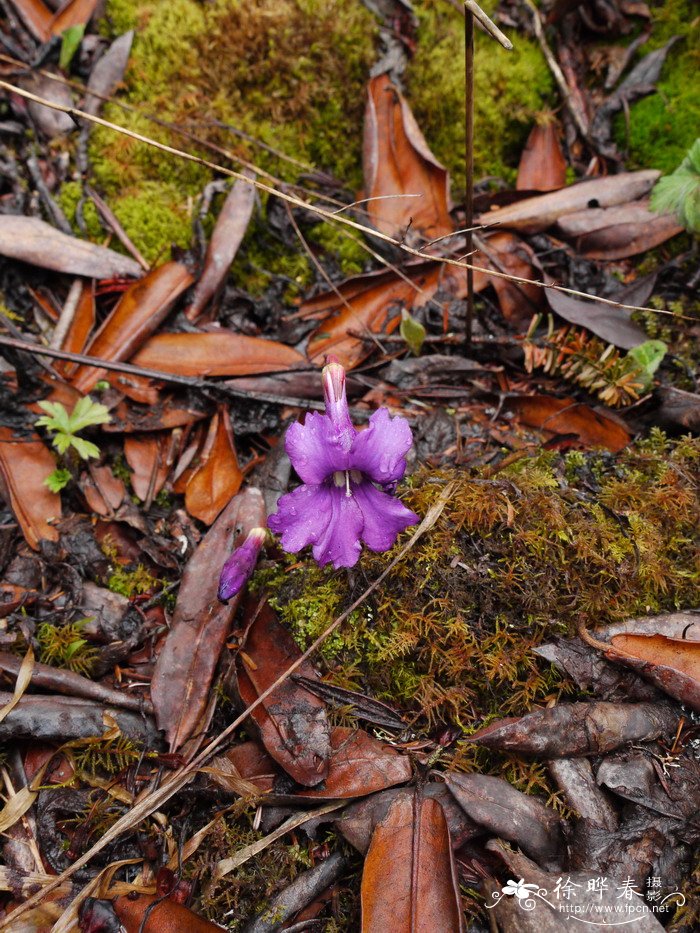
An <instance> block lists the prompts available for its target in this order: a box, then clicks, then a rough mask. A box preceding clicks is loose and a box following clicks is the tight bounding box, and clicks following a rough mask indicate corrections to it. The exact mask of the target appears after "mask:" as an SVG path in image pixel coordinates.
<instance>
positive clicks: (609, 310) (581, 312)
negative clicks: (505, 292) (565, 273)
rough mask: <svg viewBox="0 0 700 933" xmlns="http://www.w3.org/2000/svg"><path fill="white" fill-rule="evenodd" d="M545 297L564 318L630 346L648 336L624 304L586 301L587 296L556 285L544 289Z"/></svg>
mask: <svg viewBox="0 0 700 933" xmlns="http://www.w3.org/2000/svg"><path fill="white" fill-rule="evenodd" d="M545 292H546V299H547V303H548V304H549V307H550V308H551V309H552V311H556V313H557V314H558V315H559V317H562V318H564V320H565V321H568V322H569V324H577V325H578V326H579V327H585V328H586V329H587V330H590V331H591V333H593V334H595V335H596V337H600V338H601V340H605V341H607V342H608V343H612V344H614V345H615V346H616V347H622V349H623V350H629V349H630V348H631V347H636V346H638V345H639V344H640V343H644V341H645V340H647V339H648V338H647V335H646V334H645V333H644V331H643V330H642V329H641V327H639V325H638V324H635V323H634V322H633V321H632V318H631V314H630V312H629V311H627V310H625V308H616V307H615V306H614V305H606V304H603V303H602V302H599V301H595V299H593V300H591V301H586V300H585V298H575V297H574V296H573V295H566V294H564V292H558V291H555V290H554V289H551V288H547V289H545Z"/></svg>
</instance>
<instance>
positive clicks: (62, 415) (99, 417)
mask: <svg viewBox="0 0 700 933" xmlns="http://www.w3.org/2000/svg"><path fill="white" fill-rule="evenodd" d="M39 408H41V409H42V410H43V411H45V412H46V414H45V415H42V416H41V417H40V418H37V420H36V421H35V422H34V424H35V425H36V426H37V427H39V428H46V430H47V431H49V432H51V433H52V434H53V437H52V438H51V443H52V444H53V446H54V447H55V448H56V450H57V451H58V452H59V454H64V453H65V452H66V451H67V450H68V448H69V447H73V448H74V450H75V451H76V452H77V453H78V456H80V457H82V459H83V460H88V459H89V458H90V457H99V456H100V448H99V447H98V446H97V445H96V444H93V443H92V441H86V440H85V438H83V437H77V434H78V432H79V431H84V430H85V428H88V427H90V425H93V424H106V423H107V422H108V421H111V420H112V419H111V416H110V414H109V409H108V408H107V406H106V405H102V404H101V403H100V402H93V400H92V399H91V398H90V396H89V395H86V396H85V397H84V398H81V399H80V400H79V401H78V402H76V403H75V407H74V408H73V411H72V412H71V413H70V414H68V412H67V411H66V408H65V406H64V405H62V404H61V402H39Z"/></svg>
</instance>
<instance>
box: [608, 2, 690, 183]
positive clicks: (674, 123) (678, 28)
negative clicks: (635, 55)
mask: <svg viewBox="0 0 700 933" xmlns="http://www.w3.org/2000/svg"><path fill="white" fill-rule="evenodd" d="M650 8H651V13H652V23H653V27H654V28H653V32H652V35H651V38H650V39H649V41H648V42H647V43H646V45H644V46H643V48H642V49H641V53H643V54H646V53H647V52H651V51H652V50H653V49H657V48H660V47H661V46H662V45H665V43H666V42H668V40H669V39H670V38H671V37H672V36H682V37H683V38H682V40H681V41H680V42H678V43H677V44H676V45H675V46H674V47H673V49H671V51H670V53H669V55H668V58H667V59H666V62H665V63H664V67H663V70H662V72H661V78H660V80H659V82H658V84H657V92H656V94H651V95H650V96H649V97H645V98H644V99H643V100H640V101H638V102H637V103H636V104H633V105H632V107H631V113H630V127H629V140H628V137H627V126H626V121H625V119H624V117H623V116H622V115H621V116H619V117H618V118H617V119H616V122H615V139H616V142H617V144H618V146H619V147H620V149H621V150H625V149H628V152H629V163H628V164H629V167H630V168H638V167H639V168H658V169H661V171H663V172H664V173H669V172H672V171H673V170H674V169H675V168H677V167H678V166H679V165H680V163H681V162H682V160H683V158H684V157H685V154H686V152H687V150H688V149H690V147H691V146H692V144H693V143H694V142H695V140H696V139H697V136H698V127H699V126H700V91H699V90H698V83H697V80H696V77H695V76H696V75H697V74H698V70H699V69H700V16H699V15H698V9H697V5H696V4H694V3H692V2H691V0H656V2H653V3H651V4H650Z"/></svg>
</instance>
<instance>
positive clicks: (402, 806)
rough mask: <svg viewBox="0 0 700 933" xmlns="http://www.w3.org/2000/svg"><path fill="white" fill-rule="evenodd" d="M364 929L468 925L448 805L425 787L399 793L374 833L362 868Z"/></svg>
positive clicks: (437, 932) (365, 932)
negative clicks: (445, 809)
mask: <svg viewBox="0 0 700 933" xmlns="http://www.w3.org/2000/svg"><path fill="white" fill-rule="evenodd" d="M361 898H362V933H386V931H387V930H391V931H392V933H442V931H444V933H457V931H462V930H463V929H464V924H463V917H462V908H461V901H460V897H459V888H458V885H457V879H456V872H455V865H454V859H453V856H452V847H451V845H450V834H449V831H448V828H447V820H446V819H445V814H444V813H443V810H442V807H441V806H440V804H439V803H438V802H437V801H436V800H432V799H431V798H429V797H424V796H423V795H422V794H421V792H420V791H414V792H413V793H412V794H410V795H406V796H403V795H402V796H399V797H397V799H396V800H395V801H394V802H393V803H392V805H391V807H390V808H389V812H388V813H387V815H386V817H385V818H384V819H383V820H382V822H381V823H380V824H379V825H378V826H377V828H376V829H375V831H374V835H373V836H372V842H371V843H370V847H369V851H368V852H367V857H366V858H365V865H364V869H363V872H362V889H361Z"/></svg>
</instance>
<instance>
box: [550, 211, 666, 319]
mask: <svg viewBox="0 0 700 933" xmlns="http://www.w3.org/2000/svg"><path fill="white" fill-rule="evenodd" d="M557 227H558V230H559V232H560V233H561V234H562V235H563V236H565V237H567V238H569V239H571V240H572V241H573V246H574V248H575V249H576V252H578V253H580V254H581V255H582V256H584V257H585V258H586V259H626V258H627V257H629V256H636V255H637V254H638V253H644V252H646V251H647V250H649V249H654V247H656V246H659V244H661V243H664V242H665V241H666V240H668V239H670V238H671V237H673V236H676V234H678V233H681V232H682V231H683V227H682V226H681V225H680V224H679V223H678V221H677V220H676V218H675V217H674V216H673V215H671V214H657V213H655V212H653V211H650V210H649V199H648V198H643V199H642V200H639V201H634V202H632V203H631V204H620V205H617V206H615V207H608V208H592V209H591V210H584V211H577V212H576V213H574V214H567V215H565V216H564V217H560V218H559V220H558V222H557ZM610 310H614V309H612V308H610Z"/></svg>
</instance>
